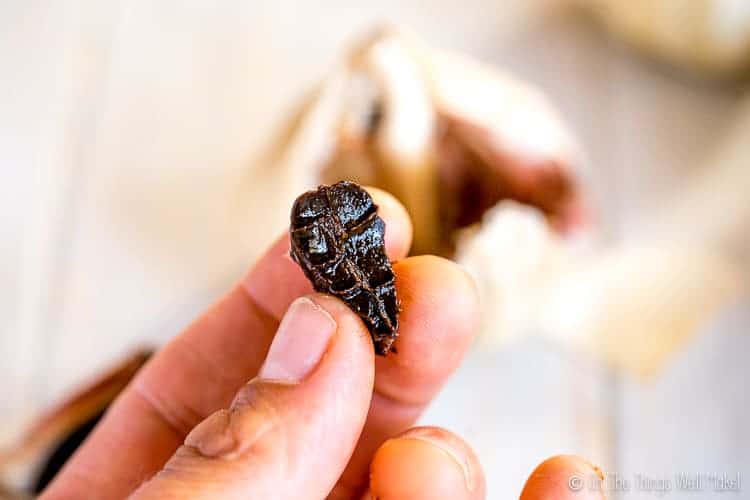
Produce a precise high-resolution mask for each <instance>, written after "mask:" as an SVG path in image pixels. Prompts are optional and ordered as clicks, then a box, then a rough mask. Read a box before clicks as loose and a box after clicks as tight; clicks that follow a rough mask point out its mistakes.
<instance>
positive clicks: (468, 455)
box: [370, 427, 485, 500]
mask: <svg viewBox="0 0 750 500" xmlns="http://www.w3.org/2000/svg"><path fill="white" fill-rule="evenodd" d="M370 491H371V494H372V497H373V498H388V499H394V500H398V499H414V500H420V499H428V498H430V499H432V498H451V499H456V500H475V499H482V498H484V496H485V482H484V475H483V473H482V469H481V466H480V464H479V460H478V459H477V457H476V455H475V454H474V452H473V451H472V450H471V448H470V447H469V446H468V445H467V444H466V443H465V442H464V441H463V440H461V439H460V438H458V437H457V436H455V435H454V434H452V433H450V432H448V431H446V430H444V429H440V428H437V427H417V428H413V429H410V430H408V431H406V432H405V433H403V434H401V435H400V436H398V437H396V438H393V439H389V440H388V441H386V442H385V443H383V445H381V446H380V448H379V449H378V451H377V452H376V453H375V456H374V457H373V460H372V463H371V467H370Z"/></svg>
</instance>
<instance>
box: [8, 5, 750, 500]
mask: <svg viewBox="0 0 750 500" xmlns="http://www.w3.org/2000/svg"><path fill="white" fill-rule="evenodd" d="M421 5H422V2H416V1H407V2H397V1H395V0H394V1H392V0H386V1H381V2H377V3H373V2H359V1H355V2H352V1H348V2H343V1H328V2H315V3H312V2H310V3H304V4H296V3H295V2H292V1H287V0H284V1H278V2H270V1H269V2H243V1H227V2H199V1H190V2H182V1H180V2H177V1H163V2H151V1H146V0H132V1H127V0H122V1H117V0H108V1H93V0H75V1H70V2H65V3H63V2H51V1H43V0H37V1H27V2H2V3H0V171H2V174H3V182H2V183H0V261H2V262H3V265H2V266H1V267H0V273H1V274H0V278H2V280H1V281H0V282H1V283H2V286H0V303H2V306H0V352H1V353H2V354H3V358H2V362H1V363H0V394H2V398H0V410H1V411H2V415H3V418H4V419H5V420H7V425H3V430H2V431H0V436H2V437H4V438H7V437H8V436H9V435H10V434H11V433H12V432H13V430H15V429H17V426H18V425H19V423H20V422H22V421H23V420H24V419H25V418H27V417H28V416H29V415H30V414H32V413H33V412H34V411H36V410H38V409H39V408H40V407H42V406H43V405H45V404H49V403H50V402H52V401H54V400H55V398H56V397H59V396H60V394H61V393H62V392H63V391H64V390H66V389H70V388H71V387H73V386H74V385H75V384H76V383H77V382H80V381H81V380H83V379H85V378H86V377H90V376H92V375H93V374H95V373H96V372H97V371H98V370H100V369H102V368H103V367H105V366H107V365H108V364H109V363H111V362H112V361H113V360H115V359H116V358H117V357H118V356H120V355H122V354H123V353H124V352H126V351H127V350H129V349H131V348H133V347H134V346H136V345H138V344H140V343H144V342H156V343H159V342H163V341H165V340H167V339H169V338H170V337H171V336H173V335H174V334H175V333H177V332H179V330H180V329H181V328H182V327H183V326H185V325H186V324H187V323H188V322H189V321H190V320H191V318H193V317H194V316H195V315H196V314H198V313H199V312H200V311H201V310H202V309H203V308H205V307H206V306H207V305H208V304H210V303H211V301H212V300H214V299H215V298H216V297H217V296H218V295H219V294H220V293H221V291H222V290H224V289H226V288H227V287H228V286H229V285H230V284H231V283H232V282H233V281H234V280H235V279H236V278H237V277H238V276H239V275H240V274H241V272H242V271H243V270H244V269H246V268H247V267H248V266H249V265H250V264H251V263H252V261H253V259H254V258H255V256H256V255H257V254H258V252H259V251H260V250H261V249H262V247H263V245H264V244H265V242H248V241H247V238H246V237H243V234H245V233H246V232H247V231H248V227H247V220H246V218H244V214H243V213H242V212H241V209H238V208H237V206H236V204H234V203H232V202H231V200H236V199H237V196H238V189H241V186H242V185H243V182H247V181H248V178H249V179H251V178H252V177H251V176H252V173H251V169H250V168H249V165H250V164H251V158H253V155H254V154H256V153H257V152H258V150H259V147H260V145H261V144H262V143H263V141H264V140H266V139H268V138H269V137H270V136H271V135H272V134H273V131H274V126H275V125H277V124H278V123H279V120H280V119H281V118H282V117H283V114H284V112H285V111H287V110H289V109H290V108H291V107H292V106H293V105H294V103H295V102H297V100H298V99H299V98H300V96H301V95H302V92H303V91H304V89H306V88H308V87H309V85H310V84H311V83H312V82H314V81H315V80H316V79H317V78H318V77H320V75H322V74H323V73H324V72H325V70H326V68H327V67H329V66H330V64H331V63H332V61H334V60H335V58H336V56H337V55H339V54H340V53H341V51H342V50H343V49H344V48H345V46H346V42H347V41H351V40H353V39H355V38H356V34H357V33H362V32H363V30H365V29H366V28H367V27H369V26H371V25H372V24H373V22H374V21H377V20H383V19H387V20H392V21H397V22H402V23H406V24H408V25H410V26H411V27H412V28H414V29H415V30H416V31H418V32H420V33H421V34H422V35H423V36H424V37H425V38H426V39H427V40H429V41H430V42H432V43H435V44H438V45H442V46H446V47H452V48H456V49H461V50H464V51H467V52H469V53H471V54H474V55H476V56H477V57H480V58H482V59H484V60H487V61H489V62H490V63H492V64H497V65H498V66H501V67H504V68H509V69H511V70H513V71H514V72H515V73H516V74H518V75H520V76H522V77H524V78H526V79H528V80H529V81H532V82H534V83H536V84H537V85H539V86H540V87H542V88H543V89H544V90H545V91H547V92H548V94H549V95H550V96H551V98H552V99H553V101H554V102H555V103H556V104H557V105H558V106H559V108H561V110H562V111H563V113H564V115H565V116H566V117H567V118H568V120H569V121H570V123H571V124H572V127H573V129H574V130H575V132H576V133H577V135H578V136H579V137H580V139H581V142H582V143H583V144H584V146H585V147H586V149H587V153H588V159H589V167H590V174H589V175H590V177H591V183H592V186H594V187H595V189H594V193H595V201H597V202H598V204H599V205H600V206H601V207H603V208H604V210H603V211H602V212H601V213H602V215H601V222H602V226H603V227H604V230H605V234H606V237H607V238H610V239H612V240H617V239H618V238H620V237H622V235H624V234H627V233H628V232H629V231H634V230H637V229H636V228H637V225H638V221H639V220H640V219H641V218H642V217H644V214H647V210H648V209H649V207H651V206H653V205H654V204H656V203H658V201H659V199H660V196H661V195H662V194H663V193H664V192H665V191H666V190H668V189H669V187H670V186H671V185H672V183H674V181H675V180H676V179H679V178H680V177H682V176H684V175H686V174H687V173H688V172H691V171H694V170H695V169H697V168H700V167H701V165H703V161H702V159H703V158H706V155H707V154H708V153H709V152H710V151H712V149H714V148H715V147H716V146H717V144H718V143H719V142H720V140H721V138H722V137H723V134H724V133H725V132H726V130H727V129H728V127H729V126H730V124H731V123H732V121H733V120H734V119H735V117H736V114H737V105H738V103H739V100H740V95H739V94H740V93H739V91H736V90H730V89H726V88H719V87H715V86H710V85H705V84H701V83H697V82H695V81H686V80H684V79H681V78H678V77H676V76H675V75H673V74H670V73H669V72H667V71H663V70H661V69H660V68H657V67H656V66H653V65H649V64H643V62H642V61H640V60H637V59H636V58H635V57H633V56H632V55H630V54H629V53H627V51H624V50H623V49H621V48H619V47H617V46H614V45H613V44H612V43H610V42H608V41H606V39H604V38H602V37H601V36H600V35H599V34H598V33H597V32H596V31H595V30H592V29H590V28H589V27H587V26H586V24H585V23H583V22H579V21H575V20H570V19H557V18H553V19H545V20H538V21H535V22H533V23H531V25H530V26H526V25H525V24H524V23H515V22H513V19H514V17H513V15H515V14H514V13H513V12H511V11H516V10H520V9H521V8H520V7H515V8H513V9H511V8H510V7H509V5H510V4H508V3H505V4H504V3H503V2H500V1H497V2H488V1H484V0H466V1H463V2H448V1H445V0H440V1H437V2H433V4H432V6H431V7H430V8H429V9H428V11H425V10H424V9H423V8H422V7H421ZM516 14H517V13H516ZM248 176H250V177H248ZM238 186H239V188H238ZM239 194H240V195H241V192H240V193H239ZM749 325H750V317H749V316H748V305H747V304H740V305H739V306H737V307H735V308H733V309H732V310H731V311H728V312H727V314H726V315H725V316H723V317H722V318H717V320H716V322H715V323H714V324H712V325H711V326H710V328H708V329H707V330H708V331H710V335H709V334H704V335H701V336H699V337H698V338H697V340H696V342H695V343H693V344H692V345H691V346H690V347H689V348H688V349H687V350H686V352H684V353H680V354H678V355H677V356H676V358H675V359H674V360H673V361H672V362H671V363H670V364H669V365H668V366H667V367H666V369H665V370H664V372H663V373H662V374H660V375H659V376H658V377H657V378H656V379H655V380H654V381H652V382H651V383H649V384H646V385H644V384H641V383H637V382H634V381H630V380H629V379H627V378H624V377H622V376H620V375H618V374H616V373H614V372H612V371H610V370H608V369H607V368H605V367H603V366H600V365H598V364H597V363H596V362H594V361H592V360H588V359H583V358H581V357H579V356H577V355H574V354H571V353H561V352H559V351H558V350H557V348H556V347H555V346H553V345H548V344H544V343H541V342H535V341H531V340H530V341H527V342H524V343H521V344H520V345H517V346H514V347H512V348H510V349H508V350H506V351H503V352H486V351H480V350H475V351H473V352H472V353H471V354H470V356H469V359H468V360H467V362H466V363H465V364H464V365H463V366H462V368H461V369H460V371H459V373H458V374H457V376H456V377H455V379H454V380H452V381H451V382H450V384H449V385H448V387H447V388H446V390H445V391H444V392H443V394H442V395H441V396H440V398H439V399H438V401H436V403H435V404H434V406H433V407H432V408H430V410H429V411H428V412H427V415H426V416H425V418H424V421H425V422H427V423H435V424H440V425H445V426H447V427H450V428H452V429H454V430H456V431H459V432H460V433H462V434H463V435H464V436H466V437H467V439H468V440H469V441H470V442H471V443H472V444H473V445H474V446H475V447H476V449H477V450H478V451H479V453H480V455H481V458H482V460H483V462H484V464H485V467H486V469H487V475H488V481H489V484H490V498H493V499H494V498H497V499H502V498H512V497H513V496H514V495H516V494H517V493H518V492H519V491H520V488H521V485H522V484H523V481H524V480H525V478H526V476H527V475H528V473H529V472H530V471H531V469H532V468H533V466H534V465H535V464H536V463H538V462H539V461H540V460H542V459H543V458H544V457H546V456H549V455H552V454H556V453H562V452H565V453H581V454H584V455H586V456H588V457H589V458H591V459H592V460H593V461H595V462H597V463H600V464H601V465H602V466H603V467H604V468H605V469H606V470H611V471H616V472H618V473H620V474H622V475H626V476H627V475H630V476H632V475H633V474H636V473H641V474H645V475H651V476H654V477H661V476H664V475H673V474H674V473H678V472H690V471H705V472H727V473H735V472H738V471H740V472H742V473H746V474H747V479H748V481H750V433H749V432H748V430H747V426H746V422H747V421H748V413H749V410H750V401H748V392H747V389H746V387H745V382H744V381H745V380H746V379H747V376H748V368H747V362H746V358H745V356H746V353H747V352H748V348H750V339H748V337H747V336H746V332H747V329H748V326H749ZM748 488H750V485H748V486H747V487H746V488H745V492H744V493H743V494H739V495H735V496H733V497H731V498H744V496H743V495H747V490H748ZM649 495H650V494H646V493H644V492H641V493H630V494H627V495H623V498H649V497H650V496H649ZM680 497H681V495H680V494H679V492H674V493H673V498H680ZM709 497H710V495H709V493H708V492H706V493H705V494H704V495H702V496H701V498H709ZM722 498H727V497H726V496H725V497H722Z"/></svg>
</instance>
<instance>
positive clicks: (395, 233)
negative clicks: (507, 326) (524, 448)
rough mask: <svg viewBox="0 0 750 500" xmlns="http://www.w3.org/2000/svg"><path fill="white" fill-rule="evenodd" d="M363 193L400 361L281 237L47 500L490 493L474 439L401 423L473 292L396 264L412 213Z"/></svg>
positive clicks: (168, 353) (443, 271) (430, 382)
mask: <svg viewBox="0 0 750 500" xmlns="http://www.w3.org/2000/svg"><path fill="white" fill-rule="evenodd" d="M372 193H373V197H374V198H375V201H376V203H377V204H378V205H379V206H380V209H379V212H380V215H381V217H383V219H384V220H385V221H386V224H387V228H388V229H387V234H386V246H387V250H388V254H389V256H390V257H391V259H393V260H396V261H398V262H396V263H395V264H394V271H395V272H396V275H397V276H398V283H397V286H398V292H399V297H400V299H401V301H402V307H403V312H402V314H401V318H400V324H401V327H400V333H401V336H400V338H399V341H398V343H397V346H398V354H396V355H390V356H388V357H385V358H380V357H378V358H377V359H375V356H374V353H373V347H372V342H371V340H370V336H369V334H368V332H367V330H366V329H365V327H364V325H363V324H362V322H361V321H360V319H359V318H358V317H357V316H356V315H355V314H354V313H353V312H352V311H350V310H349V309H348V308H347V307H346V306H345V305H344V304H343V303H342V302H340V301H339V300H337V299H335V298H332V297H330V296H326V295H322V294H315V293H313V292H312V289H311V286H310V284H309V282H308V281H307V280H306V279H305V278H304V276H303V275H302V272H301V270H300V269H299V268H298V267H297V265H296V264H294V263H293V262H292V261H291V259H289V258H288V257H287V253H288V240H287V238H286V237H283V238H281V239H280V240H279V241H277V243H276V244H275V245H274V246H273V247H272V248H271V250H270V251H269V252H268V253H267V254H266V255H265V256H264V257H263V258H262V259H261V260H260V261H259V262H258V263H257V264H256V265H255V267H254V268H253V269H252V270H251V272H250V273H249V274H248V276H247V277H246V278H245V279H244V280H243V281H242V282H241V283H240V284H239V285H238V286H237V287H235V288H234V289H233V290H232V291H230V292H229V293H228V294H227V295H226V296H225V297H224V298H222V299H221V300H220V301H219V302H218V303H217V304H215V305H214V306H213V307H212V308H211V309H209V310H208V311H207V312H206V313H205V314H204V315H203V316H202V317H201V318H199V319H198V320H197V321H196V322H195V323H193V324H192V325H191V326H189V327H188V328H187V329H186V330H185V331H184V332H183V333H182V334H180V335H179V336H177V337H176V338H175V339H174V340H172V341H171V342H170V343H169V344H167V346H165V347H164V349H162V350H161V352H159V353H158V354H157V355H156V356H154V357H153V358H152V359H151V361H150V362H149V363H148V364H147V365H146V366H145V367H144V368H143V369H142V370H141V371H140V373H139V374H138V376H137V377H136V378H135V379H134V380H133V382H132V383H131V384H130V385H129V386H128V388H127V389H126V390H125V391H124V392H123V393H122V394H121V396H120V397H119V398H118V400H117V401H116V402H115V403H114V404H113V406H112V407H111V408H110V410H109V411H108V413H107V414H106V415H105V417H104V418H103V420H102V421H101V423H100V424H99V426H98V427H97V428H96V429H95V431H94V432H93V433H92V435H91V436H90V437H89V439H88V440H87V441H86V442H85V443H84V444H83V445H82V446H81V448H80V449H79V450H78V452H77V453H76V454H75V455H74V456H73V457H72V458H71V460H70V461H69V462H68V463H67V464H66V466H65V467H64V469H63V470H62V471H61V472H60V474H59V475H58V476H57V478H56V479H55V480H54V482H53V483H52V484H51V485H50V487H49V488H48V489H47V490H46V491H45V492H44V494H43V495H42V497H41V498H42V499H46V500H52V499H68V498H107V499H109V498H123V497H127V496H131V497H132V498H138V499H142V498H180V499H204V498H210V499H217V498H222V499H228V498H243V499H247V498H254V499H255V498H257V499H264V500H267V499H272V498H273V499H277V498H278V499H319V498H326V497H328V498H333V499H349V498H354V499H359V498H370V497H372V498H380V499H412V500H419V499H428V498H429V499H451V500H461V499H466V500H474V499H482V498H484V497H485V486H484V476H483V473H482V470H481V467H480V465H479V462H478V460H477V458H476V456H475V455H474V453H473V452H472V451H471V449H470V448H469V447H468V445H466V444H465V443H464V442H463V441H462V440H461V439H460V438H458V437H457V436H455V435H453V434H451V433H450V432H448V431H446V430H443V429H438V428H430V427H422V428H410V427H411V426H412V425H413V424H414V422H415V421H416V419H417V417H418V416H419V414H420V413H421V412H422V410H423V409H424V407H425V406H426V405H427V404H428V403H429V402H430V400H431V399H432V398H433V397H434V396H435V394H436V393H437V392H438V390H439V389H440V387H441V386H442V385H443V383H444V382H445V380H446V379H447V377H448V376H449V375H450V374H451V373H452V372H453V370H454V369H455V368H456V367H457V366H458V364H459V362H460V360H461V358H462V357H463V354H464V353H465V351H466V349H467V348H468V346H469V343H470V341H471V338H472V336H473V334H474V333H475V331H476V329H477V326H478V304H477V297H476V292H475V289H474V287H473V285H472V283H471V280H470V278H469V277H468V276H467V275H466V274H464V273H463V271H461V270H460V269H459V268H458V267H457V266H456V265H455V264H453V263H451V262H449V261H447V260H443V259H439V258H436V257H428V256H423V257H409V258H405V256H406V254H407V252H408V248H409V245H410V241H411V223H410V221H409V218H408V216H407V215H406V212H405V210H404V209H403V207H401V205H400V204H398V202H396V201H395V200H394V199H393V198H392V197H390V196H389V195H387V194H385V193H382V192H379V191H376V190H372ZM248 380H250V382H249V383H248V382H247V381H248ZM243 384H244V386H243ZM238 389H239V392H238ZM584 472H585V473H586V474H587V475H588V474H592V473H593V469H592V468H591V467H590V466H589V465H588V464H587V463H586V462H584V461H582V460H581V459H578V458H575V457H557V458H554V459H551V460H549V461H547V462H545V463H544V464H543V465H542V466H540V467H539V468H538V469H537V471H535V472H534V474H532V476H531V478H530V480H529V482H528V483H527V485H526V487H525V489H524V492H523V493H522V497H521V498H522V499H524V500H531V499H541V498H560V499H565V498H569V497H570V498H579V499H580V498H590V497H586V496H585V495H584V493H586V492H581V493H580V495H579V496H571V495H573V493H572V492H571V491H570V489H569V488H568V487H567V482H566V481H567V477H566V475H567V476H570V475H571V474H581V473H584ZM496 473H502V472H501V471H497V472H496ZM587 494H588V493H587ZM594 498H598V497H594Z"/></svg>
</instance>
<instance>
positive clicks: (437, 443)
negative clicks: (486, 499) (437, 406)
mask: <svg viewBox="0 0 750 500" xmlns="http://www.w3.org/2000/svg"><path fill="white" fill-rule="evenodd" d="M402 438H405V439H416V440H419V441H423V442H425V443H428V444H430V445H432V446H434V447H435V448H437V449H439V450H441V451H442V452H443V453H445V454H446V455H447V456H448V457H449V458H450V459H451V460H452V461H453V463H454V464H455V465H456V467H457V468H458V469H459V470H460V471H461V474H462V475H463V477H464V483H465V485H466V490H467V491H469V492H472V491H474V490H475V489H477V488H478V487H479V485H478V478H477V477H475V474H474V473H473V472H472V467H471V465H470V463H469V461H470V460H469V455H470V456H472V457H473V452H472V451H471V449H470V448H467V446H466V445H465V444H464V443H463V442H462V441H459V440H458V439H456V438H455V437H454V436H453V435H452V434H450V433H448V432H446V431H444V430H442V429H440V428H435V427H417V428H414V429H411V430H410V431H408V432H406V433H404V434H403V435H402Z"/></svg>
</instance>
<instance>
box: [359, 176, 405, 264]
mask: <svg viewBox="0 0 750 500" xmlns="http://www.w3.org/2000/svg"><path fill="white" fill-rule="evenodd" d="M366 189H367V192H368V193H370V196H372V199H373V201H374V202H375V204H376V205H377V206H378V215H380V217H381V218H382V219H383V220H384V221H385V246H386V251H387V252H388V256H389V257H390V258H391V260H399V259H403V258H404V257H406V256H407V255H408V254H409V249H410V248H411V241H412V235H413V232H414V228H413V226H412V223H411V217H409V212H407V211H406V208H405V207H404V206H403V205H402V204H401V202H400V201H398V200H397V199H396V198H395V197H394V196H393V195H392V194H390V193H388V192H387V191H383V190H382V189H378V188H375V187H369V186H368V187H367V188H366Z"/></svg>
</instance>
